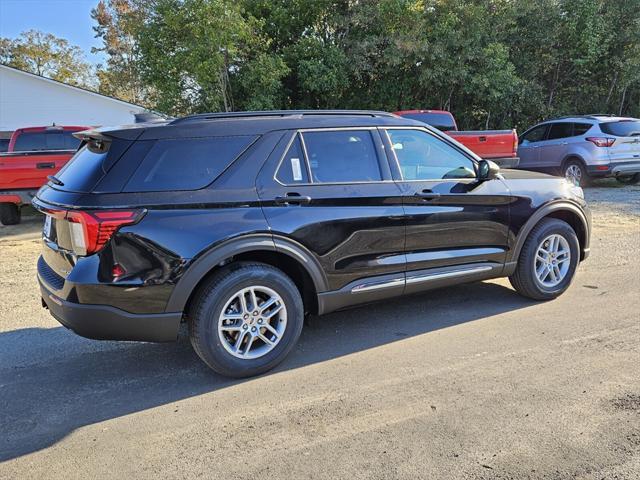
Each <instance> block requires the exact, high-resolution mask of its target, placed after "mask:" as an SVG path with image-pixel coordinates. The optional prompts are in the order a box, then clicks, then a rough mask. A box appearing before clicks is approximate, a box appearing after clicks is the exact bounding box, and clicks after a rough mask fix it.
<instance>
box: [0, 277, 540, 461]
mask: <svg viewBox="0 0 640 480" xmlns="http://www.w3.org/2000/svg"><path fill="white" fill-rule="evenodd" d="M532 305H535V303H534V302H532V301H529V300H526V299H524V298H522V297H520V296H518V295H517V294H516V293H515V292H514V291H513V290H511V289H509V288H507V287H504V286H501V285H498V284H495V283H476V284H469V285H462V286H458V287H455V288H446V289H442V290H438V291H436V292H433V293H431V294H425V295H421V296H412V297H404V298H399V299H397V300H394V301H390V302H386V303H384V304H374V305H369V306H365V307H360V308H357V309H352V310H348V311H344V312H337V313H333V314H331V315H327V316H325V317H322V318H316V319H313V321H312V322H311V324H310V325H307V326H306V328H305V329H304V331H303V334H302V337H301V339H300V342H299V344H298V346H297V347H296V348H295V350H294V351H293V352H292V354H291V355H290V356H289V357H288V358H287V359H286V360H285V361H284V362H283V364H281V365H280V366H279V367H278V368H277V369H276V370H275V371H274V372H272V373H275V372H283V371H286V370H290V369H296V368H302V367H304V366H306V365H310V364H314V363H318V362H323V361H326V360H330V359H334V358H337V357H341V356H344V355H349V354H351V353H355V352H359V351H362V350H365V349H369V348H374V347H377V346H380V345H384V344H388V343H391V342H396V341H402V340H403V339H405V338H407V337H413V336H416V335H423V334H428V333H429V332H432V331H435V330H439V329H442V328H447V327H451V326H454V325H459V324H463V323H466V322H471V321H491V320H490V319H489V318H488V317H491V316H493V315H497V314H501V313H504V312H508V311H515V310H519V309H522V308H526V307H529V306H532ZM272 373H271V374H272ZM267 375H269V374H267ZM251 381H252V380H251V379H243V380H231V379H227V378H223V377H221V376H218V375H216V374H215V373H213V372H212V371H210V370H209V369H208V368H207V367H206V366H205V365H204V364H203V363H202V362H201V361H200V360H199V359H198V357H197V356H196V354H195V353H194V352H193V350H192V349H191V345H190V343H189V340H188V338H187V337H186V335H185V334H184V332H183V333H182V334H181V336H180V339H179V341H178V342H177V343H168V344H151V343H129V342H119V343H118V342H96V341H91V340H87V339H83V338H80V337H78V336H76V335H75V334H73V333H71V332H69V331H67V330H65V329H64V328H62V327H56V328H50V329H43V328H29V329H21V330H14V331H8V332H4V333H1V334H0V412H1V413H0V432H2V436H1V437H2V438H1V439H0V461H6V460H10V459H13V458H17V457H19V456H22V455H25V454H28V453H31V452H34V451H38V450H41V449H43V448H46V447H48V446H50V445H53V444H54V443H56V442H57V441H58V440H60V439H62V438H63V437H65V436H66V435H67V434H69V433H71V432H73V431H74V430H75V429H77V428H80V427H82V426H85V425H90V424H93V423H96V422H101V421H104V420H108V419H112V418H117V417H121V416H123V415H127V414H130V413H134V412H139V411H142V410H146V409H149V408H153V407H157V406H161V405H165V404H168V403H171V402H175V401H178V400H181V399H185V398H189V397H193V396H196V395H201V394H204V393H209V392H214V391H216V390H219V389H223V388H226V387H229V386H232V385H235V384H238V383H241V382H251Z"/></svg>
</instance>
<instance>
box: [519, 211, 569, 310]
mask: <svg viewBox="0 0 640 480" xmlns="http://www.w3.org/2000/svg"><path fill="white" fill-rule="evenodd" d="M579 261H580V243H579V242H578V237H577V236H576V232H574V231H573V228H571V226H570V225H569V224H568V223H566V222H563V221H562V220H558V219H556V218H543V219H542V220H541V221H540V223H538V224H537V225H536V226H535V227H533V230H531V232H530V233H529V236H528V237H527V240H526V241H525V243H524V245H523V247H522V250H521V251H520V257H519V258H518V265H517V267H516V271H515V272H514V274H513V275H511V276H510V277H509V281H510V282H511V285H512V286H513V288H515V289H516V291H517V292H518V293H519V294H521V295H524V296H525V297H529V298H533V299H534V300H552V299H554V298H556V297H557V296H559V295H560V294H562V293H563V292H564V291H565V290H566V289H567V288H569V285H570V284H571V281H572V280H573V276H574V274H575V272H576V268H577V267H578V262H579Z"/></svg>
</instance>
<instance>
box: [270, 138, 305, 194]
mask: <svg viewBox="0 0 640 480" xmlns="http://www.w3.org/2000/svg"><path fill="white" fill-rule="evenodd" d="M276 179H277V180H278V181H279V182H280V183H284V184H285V185H293V184H296V183H309V175H308V174H307V165H306V162H305V159H304V150H303V149H302V143H301V142H300V135H299V134H298V135H296V136H295V138H294V139H293V142H292V143H291V146H290V147H289V150H288V151H287V153H286V155H285V156H284V158H283V159H282V163H281V164H280V168H278V172H277V173H276Z"/></svg>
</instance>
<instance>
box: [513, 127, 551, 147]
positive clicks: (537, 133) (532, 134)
mask: <svg viewBox="0 0 640 480" xmlns="http://www.w3.org/2000/svg"><path fill="white" fill-rule="evenodd" d="M546 131H547V125H540V126H539V127H535V128H533V129H532V130H529V131H528V132H527V133H525V134H524V135H523V136H522V139H521V140H520V144H525V145H526V144H527V143H533V142H539V141H541V140H544V134H545V132H546Z"/></svg>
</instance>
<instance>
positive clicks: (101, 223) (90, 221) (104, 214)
mask: <svg viewBox="0 0 640 480" xmlns="http://www.w3.org/2000/svg"><path fill="white" fill-rule="evenodd" d="M142 214H143V211H142V210H110V211H104V210H99V211H91V212H88V211H81V210H77V211H76V210H70V211H68V212H67V216H66V220H67V222H69V233H70V236H71V246H72V248H73V251H74V252H75V253H76V254H78V255H91V254H92V253H95V252H97V251H98V250H100V249H101V248H102V247H104V246H105V244H106V243H107V242H108V241H109V240H110V239H111V237H112V236H113V234H114V233H115V232H116V230H118V228H120V227H122V226H124V225H131V224H132V223H136V222H137V221H138V220H139V219H140V218H141V217H142Z"/></svg>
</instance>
